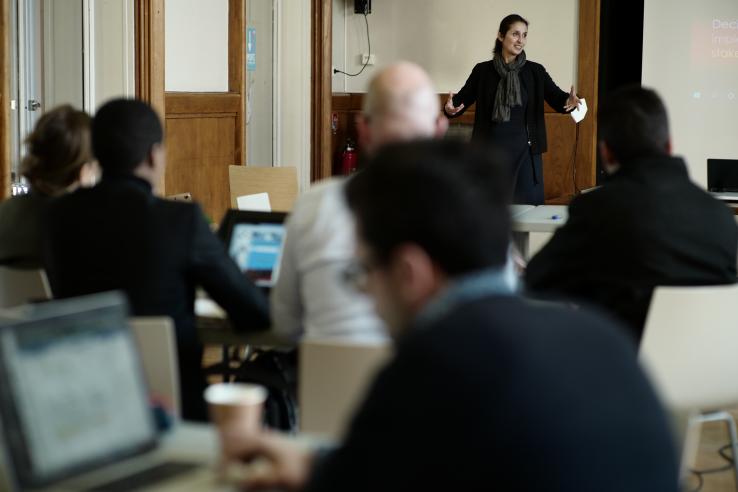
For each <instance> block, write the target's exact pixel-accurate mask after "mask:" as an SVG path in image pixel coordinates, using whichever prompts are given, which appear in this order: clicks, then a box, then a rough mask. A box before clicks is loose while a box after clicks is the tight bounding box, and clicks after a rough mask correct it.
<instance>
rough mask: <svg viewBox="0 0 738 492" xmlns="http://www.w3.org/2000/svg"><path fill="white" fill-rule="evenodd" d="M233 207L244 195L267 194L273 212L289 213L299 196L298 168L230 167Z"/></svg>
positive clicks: (229, 178) (229, 177)
mask: <svg viewBox="0 0 738 492" xmlns="http://www.w3.org/2000/svg"><path fill="white" fill-rule="evenodd" d="M228 181H229V183H230V189H231V207H232V208H237V204H236V199H237V198H238V197H239V196H243V195H254V194H257V193H267V194H268V195H269V202H270V204H271V207H272V211H273V212H289V211H290V210H292V205H293V204H294V203H295V200H296V199H297V194H298V187H297V168H295V167H253V166H228Z"/></svg>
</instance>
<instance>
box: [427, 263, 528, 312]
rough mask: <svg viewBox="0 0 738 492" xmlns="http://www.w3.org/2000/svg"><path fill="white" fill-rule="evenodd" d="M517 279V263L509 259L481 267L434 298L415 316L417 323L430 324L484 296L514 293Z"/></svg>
mask: <svg viewBox="0 0 738 492" xmlns="http://www.w3.org/2000/svg"><path fill="white" fill-rule="evenodd" d="M517 288H518V281H517V276H516V275H515V271H514V266H513V265H512V263H511V262H509V261H508V262H507V264H506V265H505V266H504V267H501V268H490V269H486V270H480V271H477V272H474V273H470V274H468V275H464V276H462V277H460V278H457V279H454V280H453V282H452V283H451V284H450V285H449V286H448V287H447V288H446V289H444V291H443V292H441V293H440V294H439V295H438V296H437V297H436V298H435V299H433V300H431V301H430V302H429V303H428V304H427V305H426V306H425V307H424V308H423V309H422V310H421V311H420V313H419V314H418V316H417V317H416V319H415V324H416V325H426V324H429V323H431V322H433V321H435V320H437V319H439V318H441V317H443V316H444V315H445V314H447V313H449V312H450V311H452V310H453V309H454V308H455V307H457V306H459V305H461V304H465V303H467V302H471V301H475V300H477V299H481V298H483V297H488V296H493V295H500V296H511V295H514V294H515V293H516V292H517Z"/></svg>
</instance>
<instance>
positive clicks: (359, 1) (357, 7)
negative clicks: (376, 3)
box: [354, 0, 372, 14]
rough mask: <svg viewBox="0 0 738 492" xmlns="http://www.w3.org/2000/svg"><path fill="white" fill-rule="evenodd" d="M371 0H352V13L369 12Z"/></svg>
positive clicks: (370, 11) (370, 10)
mask: <svg viewBox="0 0 738 492" xmlns="http://www.w3.org/2000/svg"><path fill="white" fill-rule="evenodd" d="M371 13H372V0H354V14H371Z"/></svg>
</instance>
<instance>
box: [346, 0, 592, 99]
mask: <svg viewBox="0 0 738 492" xmlns="http://www.w3.org/2000/svg"><path fill="white" fill-rule="evenodd" d="M353 5H354V2H353V0H333V64H334V65H335V66H336V67H337V68H339V69H342V70H344V71H345V72H349V73H356V72H358V71H359V70H360V69H361V63H360V62H361V56H360V55H361V53H366V51H367V39H366V24H365V22H364V16H363V15H360V14H354V13H353V11H354V9H353ZM510 13H517V14H520V15H522V16H523V17H524V18H526V19H527V20H528V22H530V26H529V30H528V46H527V47H526V53H527V55H528V58H529V59H531V60H533V61H537V62H539V63H542V64H543V65H544V66H545V67H546V69H547V70H548V71H549V73H550V74H551V76H552V77H553V79H554V81H555V82H556V83H557V84H558V85H559V86H560V87H561V88H562V89H564V90H568V89H569V87H570V86H571V85H572V84H576V80H577V77H576V73H577V59H578V32H579V29H578V26H579V0H555V1H553V0H527V1H524V2H521V1H520V0H497V1H491V0H373V1H372V13H371V14H369V16H368V17H369V30H370V34H371V42H372V53H375V54H376V56H377V64H376V65H375V66H371V65H370V66H368V67H367V68H366V70H364V73H363V74H362V75H360V76H358V77H353V78H352V77H346V76H344V75H340V74H338V75H334V76H333V91H334V92H364V91H365V90H366V87H367V84H368V81H369V79H370V78H371V77H372V74H373V73H374V72H375V71H376V69H377V68H381V67H382V66H384V65H387V64H389V63H391V62H393V61H397V60H409V61H414V62H416V63H419V64H420V65H421V66H423V67H424V68H425V69H426V70H427V71H428V72H429V73H430V75H431V77H432V78H433V80H434V82H435V84H436V89H437V90H438V91H439V92H448V91H450V90H453V91H454V92H456V91H458V90H459V89H460V88H461V86H462V85H463V84H464V81H465V80H466V78H467V77H468V75H469V74H470V73H471V70H472V68H473V67H474V65H475V64H476V63H478V62H480V61H484V60H488V59H490V58H491V53H492V49H493V47H494V40H495V36H496V31H497V28H498V27H499V24H500V21H501V20H502V18H503V17H505V16H506V15H508V14H510ZM344 67H345V68H344Z"/></svg>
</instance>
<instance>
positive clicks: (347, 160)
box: [340, 138, 359, 176]
mask: <svg viewBox="0 0 738 492" xmlns="http://www.w3.org/2000/svg"><path fill="white" fill-rule="evenodd" d="M358 164H359V154H358V153H357V152H356V146H355V145H354V142H353V141H352V140H351V139H350V138H349V139H347V140H346V145H345V146H344V148H343V152H341V166H340V172H341V174H343V175H344V176H348V175H349V174H351V173H353V172H356V169H357V167H358Z"/></svg>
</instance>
